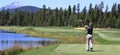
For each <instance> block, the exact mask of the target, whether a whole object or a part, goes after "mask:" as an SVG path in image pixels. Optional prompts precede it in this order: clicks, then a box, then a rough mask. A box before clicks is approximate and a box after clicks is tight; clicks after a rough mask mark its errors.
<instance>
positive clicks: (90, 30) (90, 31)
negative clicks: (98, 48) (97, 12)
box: [87, 27, 93, 35]
mask: <svg viewBox="0 0 120 55" xmlns="http://www.w3.org/2000/svg"><path fill="white" fill-rule="evenodd" d="M92 33H93V27H88V28H87V34H91V35H92Z"/></svg>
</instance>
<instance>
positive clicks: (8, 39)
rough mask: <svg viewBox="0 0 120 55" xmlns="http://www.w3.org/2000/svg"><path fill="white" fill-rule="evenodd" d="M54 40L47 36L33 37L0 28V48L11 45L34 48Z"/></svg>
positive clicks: (10, 46) (7, 47)
mask: <svg viewBox="0 0 120 55" xmlns="http://www.w3.org/2000/svg"><path fill="white" fill-rule="evenodd" d="M55 42H56V40H53V39H49V38H35V37H30V36H28V35H26V34H18V33H15V32H12V31H8V32H7V31H4V30H0V50H5V49H9V48H13V47H19V48H36V47H40V46H48V45H51V44H54V43H55Z"/></svg>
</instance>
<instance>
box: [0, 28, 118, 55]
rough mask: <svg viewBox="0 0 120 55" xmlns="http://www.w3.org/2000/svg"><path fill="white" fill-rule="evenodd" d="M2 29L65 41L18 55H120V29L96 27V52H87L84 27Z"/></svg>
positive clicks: (94, 36)
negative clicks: (97, 28)
mask: <svg viewBox="0 0 120 55" xmlns="http://www.w3.org/2000/svg"><path fill="white" fill-rule="evenodd" d="M0 29H4V30H14V31H16V32H17V33H24V34H28V35H30V36H36V37H43V38H55V39H60V40H62V43H64V44H58V45H52V46H48V47H41V48H38V49H34V50H28V51H24V52H22V53H20V54H18V55H119V52H120V29H100V30H96V29H95V30H94V35H93V38H94V41H95V44H94V50H95V52H86V50H85V40H84V38H85V36H86V32H85V31H84V30H82V29H74V28H71V27H31V26H29V27H21V26H1V27H0ZM65 43H67V44H65ZM71 43H72V44H71ZM114 53H115V54H114Z"/></svg>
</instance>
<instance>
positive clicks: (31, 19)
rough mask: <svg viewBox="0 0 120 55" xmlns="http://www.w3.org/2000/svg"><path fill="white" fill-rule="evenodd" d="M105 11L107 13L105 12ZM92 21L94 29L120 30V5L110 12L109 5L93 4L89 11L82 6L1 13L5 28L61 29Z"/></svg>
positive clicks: (1, 23)
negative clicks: (39, 27) (52, 27)
mask: <svg viewBox="0 0 120 55" xmlns="http://www.w3.org/2000/svg"><path fill="white" fill-rule="evenodd" d="M103 9H105V11H103ZM90 21H92V22H93V23H94V27H99V28H108V27H109V28H120V4H116V3H115V4H113V6H112V8H111V10H110V11H109V8H108V5H106V6H104V3H103V2H101V3H100V4H96V5H95V7H93V5H92V3H90V5H89V9H87V8H86V7H84V8H83V9H80V4H79V3H78V4H77V5H74V6H73V7H71V6H70V5H69V6H68V9H63V8H62V7H61V8H57V7H56V8H55V9H51V8H50V7H48V8H46V6H45V5H43V8H42V9H40V10H39V11H37V12H27V11H18V10H17V9H15V12H14V13H10V12H9V11H8V10H4V9H3V10H2V11H0V25H3V26H7V25H9V26H59V27H83V26H84V25H86V24H88V23H89V22H90Z"/></svg>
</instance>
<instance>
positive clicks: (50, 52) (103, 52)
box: [19, 44, 120, 55]
mask: <svg viewBox="0 0 120 55" xmlns="http://www.w3.org/2000/svg"><path fill="white" fill-rule="evenodd" d="M43 54H44V55H119V54H120V46H119V45H94V50H93V52H87V51H86V50H85V44H61V45H57V46H56V45H53V46H49V47H47V48H39V49H35V50H30V51H27V52H23V53H21V54H19V55H43Z"/></svg>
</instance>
